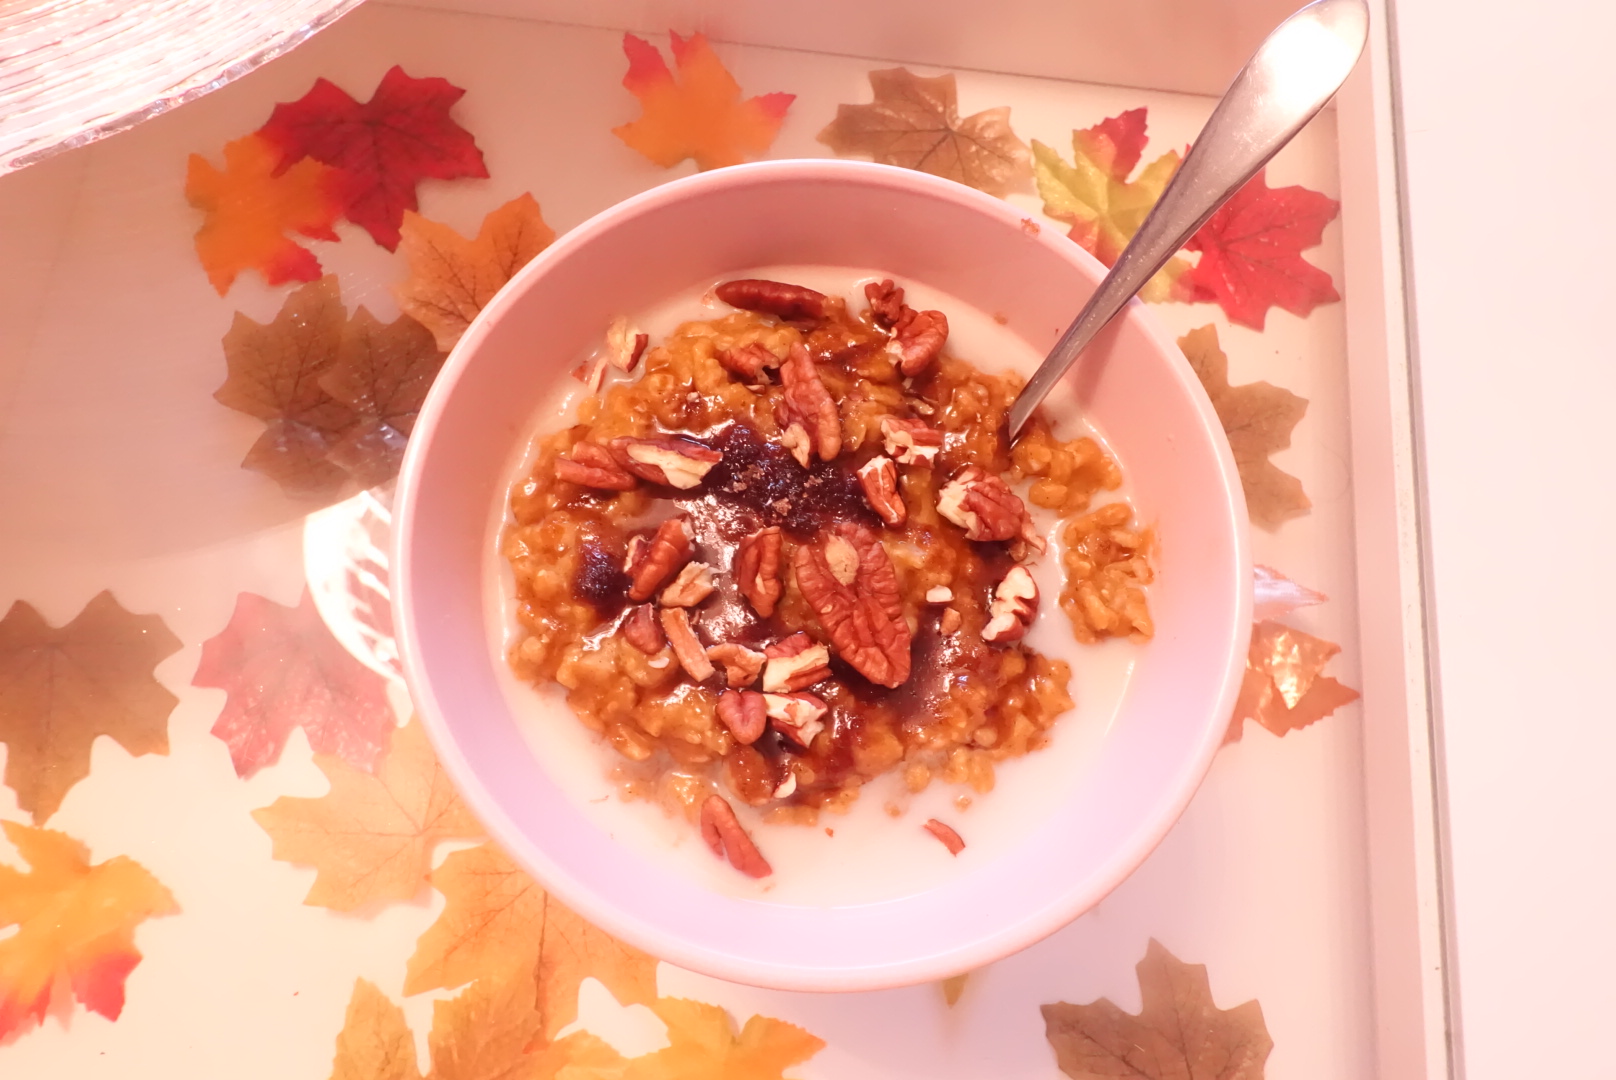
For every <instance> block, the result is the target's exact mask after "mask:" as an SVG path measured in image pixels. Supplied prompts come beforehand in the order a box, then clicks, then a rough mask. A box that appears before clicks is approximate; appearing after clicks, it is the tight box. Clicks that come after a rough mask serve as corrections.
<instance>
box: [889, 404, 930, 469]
mask: <svg viewBox="0 0 1616 1080" xmlns="http://www.w3.org/2000/svg"><path fill="white" fill-rule="evenodd" d="M881 437H882V439H884V440H885V442H886V451H887V453H888V454H891V455H892V460H894V461H896V462H897V463H898V464H899V465H924V466H925V467H926V468H931V465H932V462H934V461H936V460H937V452H938V451H939V450H941V449H942V448H943V433H942V432H941V431H938V430H937V429H936V428H934V427H932V426H931V425H930V424H928V423H926V421H924V420H904V419H899V418H898V417H896V416H883V417H882V418H881Z"/></svg>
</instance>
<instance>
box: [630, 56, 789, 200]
mask: <svg viewBox="0 0 1616 1080" xmlns="http://www.w3.org/2000/svg"><path fill="white" fill-rule="evenodd" d="M668 36H669V39H670V43H671V45H672V48H673V61H674V64H675V65H677V66H678V68H679V77H678V79H677V80H675V79H674V76H673V73H672V72H671V71H669V70H668V65H667V63H666V62H665V61H664V60H663V59H662V54H661V53H660V52H658V51H657V49H656V46H655V45H652V44H651V43H650V42H648V41H645V40H644V39H642V38H637V37H635V36H634V35H633V34H624V35H623V52H624V54H625V55H626V56H627V57H628V73H627V74H626V75H624V76H623V86H624V87H625V88H626V89H627V90H628V91H629V93H631V94H633V95H634V96H635V97H637V98H639V99H640V106H641V114H640V118H639V119H638V120H634V121H632V122H630V123H627V124H624V125H623V126H622V127H617V128H613V129H612V134H614V135H616V136H617V137H618V138H619V139H622V140H623V141H624V142H625V143H627V144H628V145H629V146H630V147H632V148H633V149H635V150H638V151H639V152H640V153H642V154H644V155H645V156H646V157H648V158H650V159H651V160H652V161H654V162H656V163H657V164H658V165H661V166H662V167H663V168H665V169H666V168H671V167H673V166H674V165H677V164H679V162H681V161H683V160H685V159H686V158H694V159H695V161H696V167H697V168H699V169H703V170H705V169H717V168H722V167H723V166H725V165H737V164H739V163H740V162H743V161H746V160H748V159H749V158H754V157H757V156H758V155H760V154H762V153H763V152H764V151H766V150H768V148H769V147H770V145H771V144H773V142H774V137H775V135H776V134H778V133H779V131H780V124H781V122H782V121H783V120H784V119H785V115H786V109H787V108H789V107H790V105H791V103H792V101H794V100H795V97H796V96H795V95H794V94H780V93H775V94H763V95H761V96H759V97H754V98H748V99H746V100H745V101H742V100H741V87H740V84H739V83H737V82H736V81H735V77H734V76H733V75H731V74H730V73H729V71H728V69H726V68H725V67H724V64H723V62H722V61H721V60H719V59H718V55H717V54H716V53H714V52H713V50H712V46H710V45H708V44H707V38H706V37H705V36H704V35H702V34H692V35H690V37H688V38H681V37H680V36H679V35H678V34H669V35H668Z"/></svg>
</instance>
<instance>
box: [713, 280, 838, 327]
mask: <svg viewBox="0 0 1616 1080" xmlns="http://www.w3.org/2000/svg"><path fill="white" fill-rule="evenodd" d="M713 293H714V294H715V295H716V296H717V297H718V298H719V299H720V300H722V301H724V303H726V304H728V305H730V306H731V307H738V308H744V309H745V310H747V311H760V312H762V313H763V314H765V315H773V316H775V317H776V318H778V319H785V320H786V321H787V322H813V321H814V320H816V319H822V318H824V317H825V300H826V297H825V294H824V293H822V292H815V291H814V290H813V289H807V288H804V287H803V286H801V285H787V284H786V283H785V282H783V281H765V280H763V279H762V278H740V279H738V280H735V281H726V282H724V283H723V284H722V285H720V286H718V287H717V288H716V289H714V290H713Z"/></svg>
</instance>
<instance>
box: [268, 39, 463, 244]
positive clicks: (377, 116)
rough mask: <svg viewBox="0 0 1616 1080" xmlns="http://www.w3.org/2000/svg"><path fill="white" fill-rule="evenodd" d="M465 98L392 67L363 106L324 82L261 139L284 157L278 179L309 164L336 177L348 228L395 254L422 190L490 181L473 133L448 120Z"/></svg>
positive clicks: (289, 105) (283, 109)
mask: <svg viewBox="0 0 1616 1080" xmlns="http://www.w3.org/2000/svg"><path fill="white" fill-rule="evenodd" d="M465 93H466V92H465V91H464V90H462V89H460V88H459V87H458V86H453V85H451V84H450V83H449V81H448V80H447V79H437V78H429V79H412V78H410V77H409V76H408V75H406V74H404V69H403V68H401V67H399V66H397V65H394V66H393V67H392V68H390V69H389V70H388V72H387V74H386V75H383V76H382V81H381V83H380V85H378V86H377V87H376V92H375V93H374V94H373V95H371V99H370V100H369V101H367V102H365V103H364V104H363V105H361V104H359V102H357V101H355V100H354V99H353V98H352V97H350V96H349V95H348V92H347V91H346V90H343V89H342V88H341V87H339V86H337V85H335V84H333V83H330V82H327V81H326V80H325V79H319V80H317V81H316V82H315V84H314V89H312V90H310V91H309V92H308V93H307V94H304V95H303V96H302V97H301V98H299V99H298V100H297V101H292V102H282V103H281V104H279V105H276V106H275V111H274V112H273V113H271V114H270V117H269V123H267V124H265V125H264V126H263V127H262V128H260V129H259V130H258V134H259V135H260V136H262V137H263V138H264V139H265V140H266V141H268V142H269V144H270V145H271V146H273V147H274V148H275V149H276V151H277V152H278V154H279V161H278V162H277V164H276V166H275V175H276V176H280V175H282V174H284V173H285V172H286V171H287V170H288V169H291V168H294V167H296V165H297V163H298V162H300V161H303V160H305V159H307V158H313V159H314V160H315V161H318V162H321V163H322V164H325V165H329V166H332V167H333V168H334V169H336V170H337V173H338V176H339V178H340V182H341V189H342V197H343V212H344V214H345V215H346V216H347V218H348V220H349V221H351V222H353V223H354V224H355V225H358V226H359V227H360V228H362V229H364V230H365V231H366V232H368V233H370V235H371V238H372V239H374V240H375V241H376V242H377V243H378V244H380V245H381V246H382V247H384V248H386V249H387V250H388V251H392V250H394V249H396V248H397V247H398V239H399V233H398V227H399V223H400V222H402V221H403V220H404V211H406V210H414V209H415V208H416V205H417V204H416V201H415V185H416V184H417V183H419V182H420V181H421V180H425V179H429V178H430V179H434V180H453V179H455V178H456V177H461V176H476V177H485V176H487V175H488V167H487V166H486V165H485V164H483V155H482V151H480V150H478V149H477V143H476V141H475V140H474V139H473V138H472V137H471V132H469V131H467V130H466V129H465V128H463V127H461V126H460V125H459V124H457V123H455V122H454V121H453V120H451V119H449V107H450V106H452V105H453V104H454V103H455V102H457V101H459V100H460V98H461V97H462V96H464V95H465Z"/></svg>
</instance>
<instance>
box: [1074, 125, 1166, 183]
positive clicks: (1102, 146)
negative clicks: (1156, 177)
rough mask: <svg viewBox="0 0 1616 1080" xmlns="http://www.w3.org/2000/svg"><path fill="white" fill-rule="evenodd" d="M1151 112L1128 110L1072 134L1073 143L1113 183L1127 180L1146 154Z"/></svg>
mask: <svg viewBox="0 0 1616 1080" xmlns="http://www.w3.org/2000/svg"><path fill="white" fill-rule="evenodd" d="M1147 114H1148V110H1147V109H1144V108H1138V109H1129V110H1128V111H1127V112H1123V113H1118V114H1117V115H1116V116H1108V117H1106V118H1105V119H1104V120H1101V121H1100V122H1099V123H1098V124H1095V125H1094V126H1093V127H1091V128H1084V129H1083V130H1081V131H1074V132H1072V143H1073V145H1074V146H1075V147H1076V148H1077V149H1078V150H1079V151H1081V152H1082V153H1084V154H1086V155H1088V157H1089V158H1090V159H1091V160H1092V161H1093V162H1094V163H1095V164H1096V165H1098V166H1099V167H1100V168H1101V169H1103V170H1105V172H1106V175H1108V176H1110V177H1111V179H1113V180H1121V181H1126V180H1127V179H1128V176H1129V174H1130V173H1132V172H1133V169H1134V166H1135V165H1138V164H1139V159H1140V157H1142V156H1143V155H1144V152H1145V143H1147V142H1149V141H1150V136H1149V135H1147V134H1145V118H1146V116H1147Z"/></svg>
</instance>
